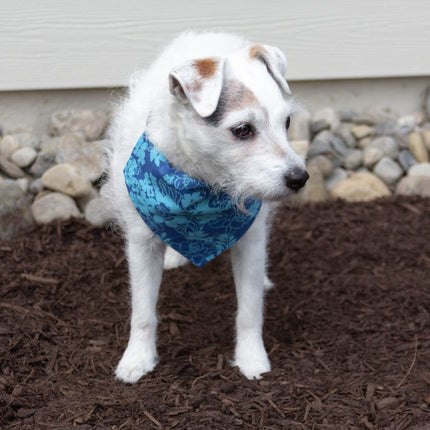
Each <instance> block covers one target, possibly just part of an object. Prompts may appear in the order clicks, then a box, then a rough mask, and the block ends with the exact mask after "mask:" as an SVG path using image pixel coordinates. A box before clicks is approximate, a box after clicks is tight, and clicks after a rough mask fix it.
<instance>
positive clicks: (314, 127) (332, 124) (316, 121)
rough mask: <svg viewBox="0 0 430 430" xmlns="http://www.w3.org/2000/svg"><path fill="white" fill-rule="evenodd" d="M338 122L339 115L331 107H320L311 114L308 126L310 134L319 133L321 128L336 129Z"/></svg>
mask: <svg viewBox="0 0 430 430" xmlns="http://www.w3.org/2000/svg"><path fill="white" fill-rule="evenodd" d="M339 124H340V120H339V116H338V114H337V113H336V111H335V110H334V109H332V108H329V107H328V108H324V109H321V110H319V111H317V112H315V114H314V115H313V116H312V118H311V123H310V128H311V132H312V134H314V135H315V134H316V133H319V132H320V131H322V130H327V129H331V130H334V129H336V128H337V127H338V126H339Z"/></svg>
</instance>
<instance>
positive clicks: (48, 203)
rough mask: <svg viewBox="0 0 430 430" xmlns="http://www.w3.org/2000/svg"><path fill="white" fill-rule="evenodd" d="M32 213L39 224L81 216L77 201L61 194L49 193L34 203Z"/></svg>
mask: <svg viewBox="0 0 430 430" xmlns="http://www.w3.org/2000/svg"><path fill="white" fill-rule="evenodd" d="M31 212H32V214H33V218H34V220H35V222H36V223H37V224H48V223H50V222H52V221H64V220H66V219H69V218H71V217H79V216H80V212H79V209H78V207H77V206H76V203H75V201H74V200H73V199H72V198H71V197H69V196H66V195H64V194H61V193H48V194H45V195H43V196H42V197H39V198H38V199H37V200H35V202H34V203H33V205H32V207H31Z"/></svg>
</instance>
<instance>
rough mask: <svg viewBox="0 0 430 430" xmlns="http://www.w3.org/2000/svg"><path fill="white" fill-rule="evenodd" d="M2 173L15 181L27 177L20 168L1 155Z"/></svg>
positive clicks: (0, 168)
mask: <svg viewBox="0 0 430 430" xmlns="http://www.w3.org/2000/svg"><path fill="white" fill-rule="evenodd" d="M0 171H1V172H3V173H4V174H5V175H7V176H9V177H10V178H13V179H18V178H23V177H24V176H25V173H24V171H23V170H22V169H21V168H20V167H18V166H17V165H15V164H14V163H12V162H11V161H9V160H7V159H6V158H5V157H3V156H2V155H0Z"/></svg>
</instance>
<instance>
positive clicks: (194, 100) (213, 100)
mask: <svg viewBox="0 0 430 430" xmlns="http://www.w3.org/2000/svg"><path fill="white" fill-rule="evenodd" d="M223 67H224V61H223V60H222V59H220V58H205V59H201V60H193V61H189V62H188V63H186V64H184V65H183V66H181V67H179V68H177V69H175V70H173V71H172V72H171V73H170V75H169V86H170V92H171V93H172V94H173V95H174V96H175V97H176V98H177V99H178V100H179V101H180V102H182V103H184V104H187V103H188V102H190V103H191V106H192V107H193V108H194V110H195V111H196V112H197V113H198V114H199V115H200V116H201V117H202V118H206V117H208V116H211V115H212V114H213V113H214V112H215V109H216V107H217V106H218V101H219V98H220V95H221V90H222V84H223Z"/></svg>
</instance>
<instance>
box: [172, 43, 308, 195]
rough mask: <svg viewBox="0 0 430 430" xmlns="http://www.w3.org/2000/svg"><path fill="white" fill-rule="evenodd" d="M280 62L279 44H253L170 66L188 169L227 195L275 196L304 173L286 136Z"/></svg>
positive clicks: (288, 108)
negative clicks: (188, 161) (214, 56)
mask: <svg viewBox="0 0 430 430" xmlns="http://www.w3.org/2000/svg"><path fill="white" fill-rule="evenodd" d="M286 67H287V62H286V59H285V56H284V54H283V53H282V52H281V51H280V50H279V49H278V48H275V47H271V46H267V45H262V46H260V45H253V46H250V47H247V48H246V49H243V50H241V51H238V52H236V53H234V54H231V55H229V56H226V57H225V58H205V59H198V60H194V61H190V62H188V63H186V64H184V65H183V66H181V67H179V68H177V69H175V70H174V71H172V72H171V74H170V76H169V79H170V91H171V93H172V94H173V95H174V97H175V103H174V105H173V107H174V110H175V112H176V114H177V116H176V118H177V120H176V121H174V122H176V125H177V127H178V128H179V130H178V135H179V136H181V138H182V140H183V145H184V148H183V150H184V152H186V153H187V155H188V156H189V158H190V159H191V160H192V162H193V164H195V166H193V168H190V169H188V170H189V171H191V172H192V173H194V174H195V175H197V176H198V177H199V178H200V179H202V180H205V181H207V182H209V183H211V184H212V185H215V186H219V187H220V188H223V189H225V190H226V191H227V192H229V193H230V194H232V195H233V196H239V195H245V196H252V197H256V198H259V199H262V200H276V199H279V198H282V197H283V196H286V195H290V194H292V193H294V192H296V191H298V190H299V189H300V188H302V187H303V185H304V184H305V182H306V181H307V179H308V177H309V176H308V174H307V172H306V169H305V164H304V161H303V160H302V159H301V158H300V157H299V155H297V154H296V153H295V152H294V150H293V149H292V147H291V146H290V143H289V141H288V128H289V125H290V121H291V116H292V114H293V110H294V104H293V102H292V100H291V98H290V97H289V96H290V89H289V87H288V84H287V82H286V80H285V78H284V75H285V72H286ZM181 167H183V166H181Z"/></svg>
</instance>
